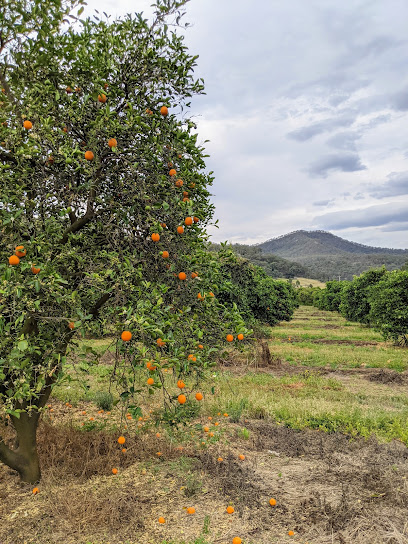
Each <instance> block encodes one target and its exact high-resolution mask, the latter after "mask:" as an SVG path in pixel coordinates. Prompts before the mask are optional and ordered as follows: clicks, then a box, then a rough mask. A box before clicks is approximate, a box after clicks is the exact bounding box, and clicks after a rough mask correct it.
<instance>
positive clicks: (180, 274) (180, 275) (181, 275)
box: [178, 272, 187, 280]
mask: <svg viewBox="0 0 408 544" xmlns="http://www.w3.org/2000/svg"><path fill="white" fill-rule="evenodd" d="M178 278H179V280H185V279H186V278H187V276H186V273H185V272H180V273H179V275H178Z"/></svg>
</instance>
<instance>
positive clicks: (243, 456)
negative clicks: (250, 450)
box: [238, 453, 245, 461]
mask: <svg viewBox="0 0 408 544" xmlns="http://www.w3.org/2000/svg"><path fill="white" fill-rule="evenodd" d="M238 457H239V459H241V461H244V460H245V455H243V454H242V453H241V455H238Z"/></svg>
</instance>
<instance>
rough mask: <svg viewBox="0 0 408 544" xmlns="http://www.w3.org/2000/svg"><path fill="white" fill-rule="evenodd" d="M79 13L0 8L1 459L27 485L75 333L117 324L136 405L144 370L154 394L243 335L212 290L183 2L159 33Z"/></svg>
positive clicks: (29, 4) (167, 13)
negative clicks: (5, 431) (182, 30)
mask: <svg viewBox="0 0 408 544" xmlns="http://www.w3.org/2000/svg"><path fill="white" fill-rule="evenodd" d="M81 4H82V0H14V1H13V0H11V1H10V2H8V3H7V7H6V8H4V7H3V8H0V16H1V19H2V25H1V31H0V80H1V91H2V92H1V95H0V166H1V170H2V171H1V178H0V231H1V239H0V278H1V279H0V407H1V410H2V412H1V414H2V418H3V422H5V423H7V424H11V426H12V428H13V429H14V432H15V440H14V443H13V444H11V443H10V442H6V441H5V440H3V439H2V438H1V437H0V461H2V462H3V463H5V464H7V465H8V466H9V467H11V468H13V469H15V470H16V471H17V472H18V473H19V474H20V477H21V478H22V480H23V481H27V482H35V481H37V480H39V478H40V464H39V459H38V455H37V449H36V431H37V426H38V422H39V418H40V416H41V412H42V410H43V409H44V407H45V405H46V403H47V400H48V398H49V395H50V393H51V391H52V388H53V387H54V385H55V384H56V383H58V382H59V380H61V379H63V376H64V369H65V368H66V364H65V363H66V362H67V356H69V353H70V351H69V350H70V349H71V346H72V345H73V344H75V337H76V336H77V334H78V331H80V332H81V333H82V334H85V333H87V331H89V330H92V323H94V322H95V321H97V320H100V321H101V322H103V323H109V324H110V327H111V330H113V331H114V333H115V336H116V338H117V346H116V359H117V361H116V362H117V366H116V368H115V375H116V376H117V379H118V381H119V385H120V387H121V388H122V397H123V398H125V399H127V401H128V402H130V401H129V399H133V398H134V397H135V395H137V394H138V393H139V392H140V390H138V389H136V386H135V380H134V376H135V373H136V371H138V369H140V368H141V367H143V368H144V367H145V366H146V364H150V365H151V366H153V369H155V372H156V373H157V378H156V379H155V386H160V384H161V383H162V382H163V375H162V370H163V368H164V367H166V366H167V367H169V368H170V369H172V370H173V372H174V374H175V377H176V379H177V378H179V377H181V376H184V375H186V374H187V375H188V374H191V373H195V374H196V375H199V374H200V372H201V369H202V368H203V367H205V365H206V364H208V361H210V360H211V355H212V353H213V350H216V349H217V348H218V347H219V346H220V345H222V343H223V342H224V341H225V338H226V334H227V333H233V334H236V333H241V334H242V333H246V332H247V331H246V330H245V325H244V323H243V320H242V318H241V316H240V314H239V312H238V311H237V310H236V308H235V307H233V306H231V305H230V306H226V305H223V304H222V303H220V302H219V301H218V300H217V297H216V296H213V295H216V293H215V292H213V291H216V289H215V288H212V286H211V282H212V278H213V277H216V270H217V266H218V264H217V262H215V261H214V259H213V258H212V257H210V256H209V255H208V254H207V253H206V251H205V243H206V234H205V227H206V225H207V224H208V223H209V222H210V221H211V220H212V216H213V211H214V210H213V206H212V205H211V204H210V203H209V192H208V186H210V185H211V183H212V180H213V178H212V177H211V175H207V174H205V173H204V167H205V164H204V158H205V155H204V149H203V148H202V147H201V146H199V145H198V144H197V135H196V134H195V133H194V129H195V125H194V123H193V122H192V121H191V120H190V119H189V118H188V117H187V116H186V111H185V109H186V107H188V105H189V104H188V101H189V99H190V97H191V96H193V95H194V94H200V93H202V92H203V82H202V80H196V79H195V78H194V77H193V68H194V66H195V60H196V57H194V56H191V55H189V54H188V52H187V49H186V47H185V46H184V44H183V39H182V36H180V35H178V34H177V32H176V31H177V27H178V26H179V25H180V19H181V17H182V15H183V12H182V11H180V10H181V8H182V7H183V5H184V4H185V1H176V0H157V3H156V5H155V17H154V20H153V22H152V23H148V22H147V21H146V20H145V19H143V17H142V16H141V15H138V14H137V15H135V16H134V17H131V16H127V17H125V18H124V19H123V20H116V21H114V22H109V19H106V20H105V19H104V20H99V19H96V18H95V19H94V20H90V19H87V20H79V19H78V17H80V16H81V12H82V7H81ZM73 10H74V11H73ZM71 23H74V24H71ZM122 333H124V334H122ZM198 344H200V345H203V349H201V348H200V353H197V354H196V355H194V354H193V353H192V352H194V350H195V352H197V349H196V348H197V345H198ZM189 355H190V357H189ZM151 361H154V363H151ZM118 365H119V366H120V370H121V371H120V372H119V371H118ZM166 399H167V403H168V404H170V405H173V406H179V405H178V403H177V394H176V393H174V394H173V393H171V392H168V394H167V396H166ZM188 402H189V400H188V395H187V406H188ZM183 404H184V403H183ZM182 408H184V406H183V407H180V406H179V407H178V409H179V410H180V409H182Z"/></svg>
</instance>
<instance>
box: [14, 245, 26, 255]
mask: <svg viewBox="0 0 408 544" xmlns="http://www.w3.org/2000/svg"><path fill="white" fill-rule="evenodd" d="M14 253H15V254H16V255H17V257H25V256H26V254H27V250H26V249H24V246H17V247H16V249H15V251H14Z"/></svg>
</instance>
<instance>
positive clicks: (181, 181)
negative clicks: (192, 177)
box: [174, 179, 183, 187]
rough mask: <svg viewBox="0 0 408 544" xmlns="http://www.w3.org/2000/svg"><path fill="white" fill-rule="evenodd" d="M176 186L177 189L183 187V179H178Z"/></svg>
mask: <svg viewBox="0 0 408 544" xmlns="http://www.w3.org/2000/svg"><path fill="white" fill-rule="evenodd" d="M174 185H175V186H176V187H183V180H182V179H178V180H177V181H176V182H175V183H174Z"/></svg>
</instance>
